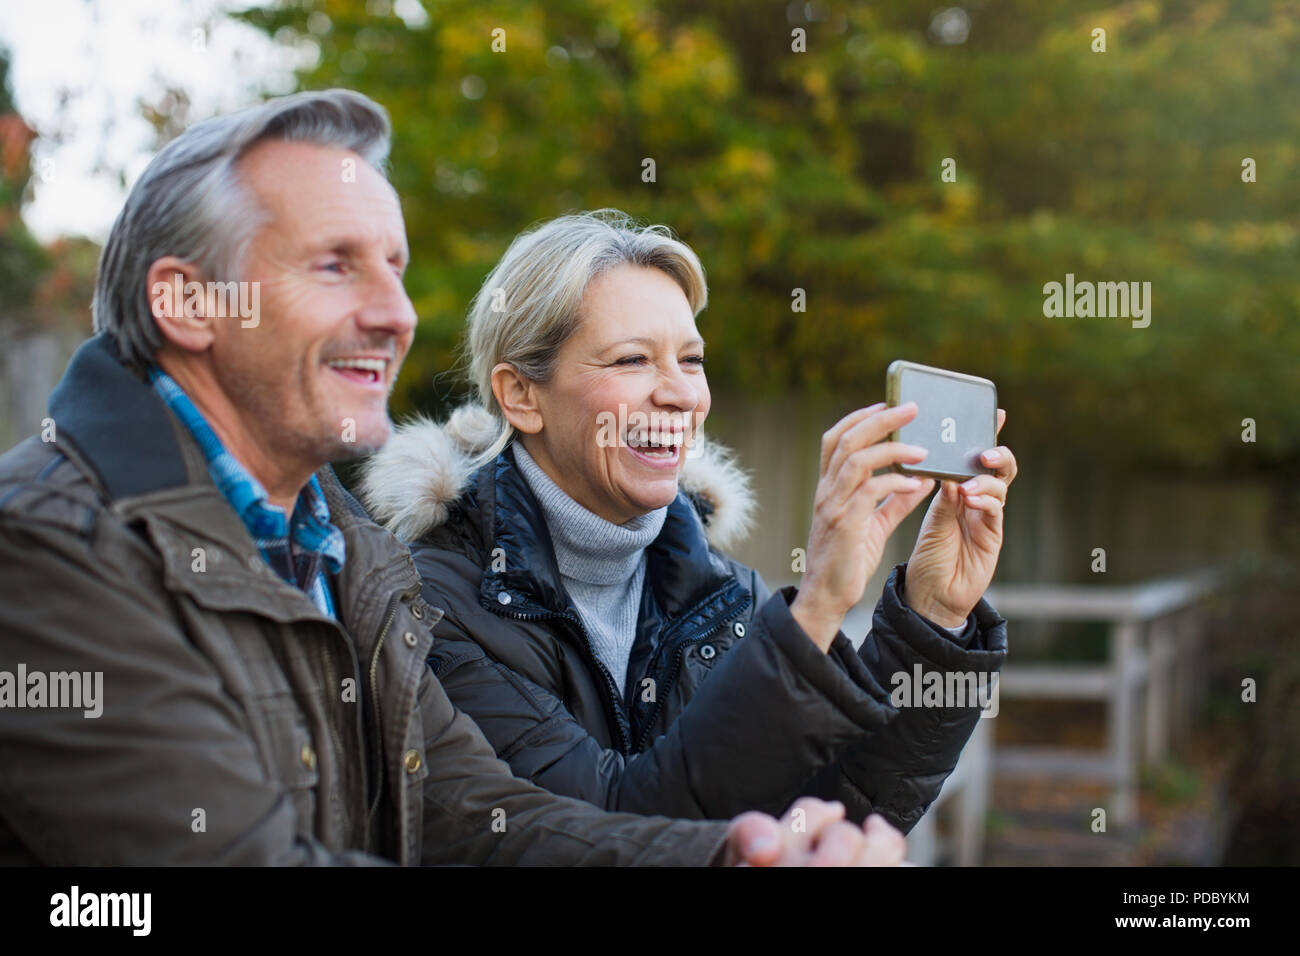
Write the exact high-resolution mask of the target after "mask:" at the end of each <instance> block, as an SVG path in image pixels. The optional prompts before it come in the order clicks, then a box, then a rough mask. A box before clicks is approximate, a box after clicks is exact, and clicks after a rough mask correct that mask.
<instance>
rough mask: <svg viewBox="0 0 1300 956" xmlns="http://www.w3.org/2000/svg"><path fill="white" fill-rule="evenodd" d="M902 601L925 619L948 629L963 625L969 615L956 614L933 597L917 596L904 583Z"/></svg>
mask: <svg viewBox="0 0 1300 956" xmlns="http://www.w3.org/2000/svg"><path fill="white" fill-rule="evenodd" d="M903 603H904V604H906V605H907V606H908V607H909V608H911V609H912V611H913V612H914V613H916V614H919V615H920V616H921V617H923V618H925V619H926V620H927V621H933V622H934V623H935V624H938V625H939V626H940V627H946V628H949V629H951V628H954V627H961V626H963V625H964V624H965V623H966V619H967V618H968V617H969V616H970V615H969V614H963V615H961V616H958V615H957V614H955V613H954V612H953V611H950V610H949V609H948V608H946V607H944V606H943V605H942V604H940V603H939V602H938V601H935V600H933V599H930V598H926V597H921V598H917V597H916V595H915V594H912V593H910V592H909V589H908V586H907V584H906V583H904V585H903Z"/></svg>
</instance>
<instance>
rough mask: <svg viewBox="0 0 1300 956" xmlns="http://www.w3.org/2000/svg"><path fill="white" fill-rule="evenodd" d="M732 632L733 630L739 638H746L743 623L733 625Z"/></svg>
mask: <svg viewBox="0 0 1300 956" xmlns="http://www.w3.org/2000/svg"><path fill="white" fill-rule="evenodd" d="M731 630H732V633H734V634H735V635H736V636H737V637H744V636H745V625H744V624H742V623H740V622H739V621H737V622H736V623H735V624H733V625H731Z"/></svg>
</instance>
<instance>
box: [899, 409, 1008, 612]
mask: <svg viewBox="0 0 1300 956" xmlns="http://www.w3.org/2000/svg"><path fill="white" fill-rule="evenodd" d="M1006 420H1007V413H1006V412H1005V411H1004V410H1003V409H1001V408H999V409H998V424H997V429H996V431H995V432H994V434H997V433H998V432H1001V431H1002V426H1003V424H1004V423H1005V422H1006ZM980 460H981V461H982V462H983V463H984V464H985V465H986V466H988V467H990V468H993V469H994V471H995V473H994V474H992V475H976V476H975V477H974V478H971V479H970V480H969V481H967V482H965V483H963V484H960V485H959V484H957V482H955V481H945V482H942V488H941V489H940V490H939V493H938V494H937V495H935V496H934V500H933V501H931V502H930V508H929V510H928V511H927V512H926V514H925V520H924V521H923V522H922V523H921V532H920V534H919V535H917V538H916V547H915V548H913V549H912V556H911V557H910V558H909V559H908V562H907V577H906V579H905V581H904V584H903V600H904V601H906V602H907V605H908V607H910V608H911V609H912V610H913V611H915V612H916V613H917V614H920V615H921V616H922V617H926V618H928V619H930V620H931V621H934V622H935V623H936V624H939V625H941V626H943V627H960V626H961V625H962V624H964V623H965V621H966V618H967V617H969V616H970V612H971V611H972V610H973V609H974V607H975V605H976V604H977V603H978V602H979V599H980V597H981V596H982V595H983V594H984V592H985V591H986V590H988V586H989V584H990V582H992V580H993V571H994V570H995V569H996V568H997V565H998V554H999V553H1000V552H1001V550H1002V509H1003V507H1004V506H1005V505H1006V501H1007V489H1008V488H1009V487H1010V485H1011V482H1012V481H1014V480H1015V477H1016V472H1017V468H1016V456H1015V455H1013V454H1011V449H1010V448H1008V447H1006V446H1005V445H999V446H998V447H997V448H990V449H988V450H987V451H985V452H983V453H982V454H981V455H980ZM933 487H934V479H932V478H927V479H926V485H925V488H924V489H923V490H922V491H921V494H923V495H924V494H929V492H930V490H931V489H932V488H933Z"/></svg>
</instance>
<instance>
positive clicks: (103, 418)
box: [49, 332, 190, 499]
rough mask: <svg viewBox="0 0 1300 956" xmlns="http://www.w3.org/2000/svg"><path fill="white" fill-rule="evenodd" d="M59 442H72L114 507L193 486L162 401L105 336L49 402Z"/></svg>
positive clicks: (79, 356)
mask: <svg viewBox="0 0 1300 956" xmlns="http://www.w3.org/2000/svg"><path fill="white" fill-rule="evenodd" d="M49 409H50V418H52V419H53V420H54V427H55V435H56V440H57V439H58V438H63V437H67V438H69V439H71V442H72V445H73V446H74V447H75V448H76V450H77V451H79V452H80V453H81V458H82V459H83V460H84V461H85V463H86V464H87V465H88V466H89V467H90V468H91V469H92V470H93V471H94V472H95V475H96V477H98V478H99V480H100V482H101V484H102V485H103V486H104V489H105V490H106V491H107V493H108V496H109V497H110V498H113V499H118V498H128V497H133V496H135V495H143V494H147V493H149V492H152V491H162V490H164V489H167V488H175V487H178V486H181V485H185V484H188V483H189V482H190V475H189V470H188V469H187V467H186V459H185V457H184V456H183V455H182V453H181V447H180V444H179V443H178V442H177V440H176V434H175V431H174V430H173V426H172V420H171V416H170V414H169V413H168V411H167V407H166V405H165V404H164V403H163V401H162V399H161V398H159V397H158V395H157V394H156V393H155V392H154V390H153V389H152V388H150V387H149V385H148V384H147V383H146V382H145V381H144V379H143V378H141V377H139V376H137V375H136V374H134V373H133V372H132V371H131V370H130V369H129V368H128V367H127V366H126V365H124V364H123V363H122V359H121V357H120V356H119V354H118V351H117V347H116V345H115V344H114V343H113V341H112V339H110V338H109V337H108V335H106V334H105V333H102V332H101V333H99V334H98V335H96V336H94V337H93V338H90V339H88V340H87V341H85V342H83V343H82V344H81V345H80V346H79V347H78V348H77V351H76V352H75V353H73V356H72V360H71V361H70V362H69V363H68V369H67V371H66V372H64V374H63V378H62V380H60V382H59V384H58V385H56V386H55V388H54V391H53V392H52V393H51V394H50V404H49Z"/></svg>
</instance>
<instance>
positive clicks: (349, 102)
mask: <svg viewBox="0 0 1300 956" xmlns="http://www.w3.org/2000/svg"><path fill="white" fill-rule="evenodd" d="M391 136H392V126H391V124H390V123H389V120H388V113H387V112H386V111H385V110H384V108H383V107H382V106H380V105H379V104H378V103H376V102H375V101H374V100H372V99H370V98H369V97H366V96H363V95H362V94H360V93H356V92H353V91H352V90H342V89H335V90H324V91H321V92H307V93H295V94H293V95H292V96H283V97H279V98H277V99H273V100H269V101H267V102H266V103H262V104H261V105H259V106H254V107H251V108H249V109H246V110H242V111H240V112H238V113H232V114H230V115H228V116H218V117H214V118H212V119H208V120H204V121H203V122H201V123H196V124H195V125H194V126H191V127H190V128H189V129H187V130H185V132H183V133H181V134H180V135H179V136H177V137H176V138H175V139H174V140H172V141H171V142H170V143H168V144H167V145H166V146H164V147H163V148H162V150H161V151H160V152H159V153H158V155H157V156H155V157H154V158H153V160H152V161H151V162H150V163H149V165H148V166H147V167H145V170H144V172H143V173H142V174H141V175H140V178H139V179H138V180H137V181H136V183H135V185H134V186H133V187H131V192H130V193H129V194H128V195H127V197H126V203H125V204H124V205H123V207H122V211H121V212H120V213H119V214H118V217H117V220H116V221H115V222H114V223H113V229H112V232H111V233H110V234H109V237H108V242H107V244H106V245H105V246H104V250H103V252H102V253H101V254H100V257H99V275H98V277H97V279H96V282H95V299H94V302H93V304H92V306H91V309H92V311H93V313H94V318H95V330H96V331H102V332H106V333H107V334H108V335H109V336H110V337H111V338H112V339H113V340H114V341H115V342H116V344H117V347H118V351H119V352H120V353H121V355H122V358H123V359H125V360H127V361H129V362H134V363H137V364H144V363H147V362H148V361H149V360H150V359H152V358H153V355H154V353H155V352H156V351H157V350H158V347H159V346H160V345H161V344H162V334H161V333H160V332H159V330H158V326H157V324H156V323H155V321H154V317H153V313H152V311H151V310H150V307H149V295H148V290H147V289H146V288H145V285H146V279H147V276H148V273H149V267H150V266H151V265H152V264H153V263H154V262H155V261H157V260H158V259H160V258H162V257H164V256H176V257H177V258H180V259H183V260H185V261H186V262H192V263H194V264H195V265H196V266H197V267H198V268H199V269H200V270H201V271H202V272H203V273H204V275H205V277H206V278H208V279H210V280H215V281H223V280H228V279H237V278H238V277H239V275H240V273H241V271H242V268H243V258H244V254H245V252H246V251H247V249H248V244H249V242H250V241H251V240H252V238H253V236H254V235H255V234H256V232H257V229H258V228H259V227H260V226H261V225H262V224H263V223H264V222H265V220H266V212H265V211H264V210H262V209H261V208H260V207H259V206H258V205H257V204H256V202H255V201H254V198H253V196H252V194H251V192H250V191H249V190H248V189H247V188H246V187H245V186H244V185H243V184H242V183H241V182H240V180H239V176H238V173H237V171H236V169H235V166H236V163H237V162H238V161H239V159H240V157H242V156H243V155H244V154H245V153H247V152H248V151H249V150H250V149H252V148H253V147H254V146H255V145H257V144H258V143H261V142H263V141H265V140H280V141H285V142H302V143H315V144H317V145H320V146H334V147H339V148H341V149H349V150H352V151H353V152H355V153H357V154H359V155H360V156H361V157H362V158H363V159H364V160H365V161H366V162H367V163H369V164H370V165H371V166H373V167H374V168H375V169H376V170H377V171H378V172H379V173H380V174H381V175H384V176H385V178H386V177H387V162H388V150H389V144H390V141H391Z"/></svg>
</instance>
